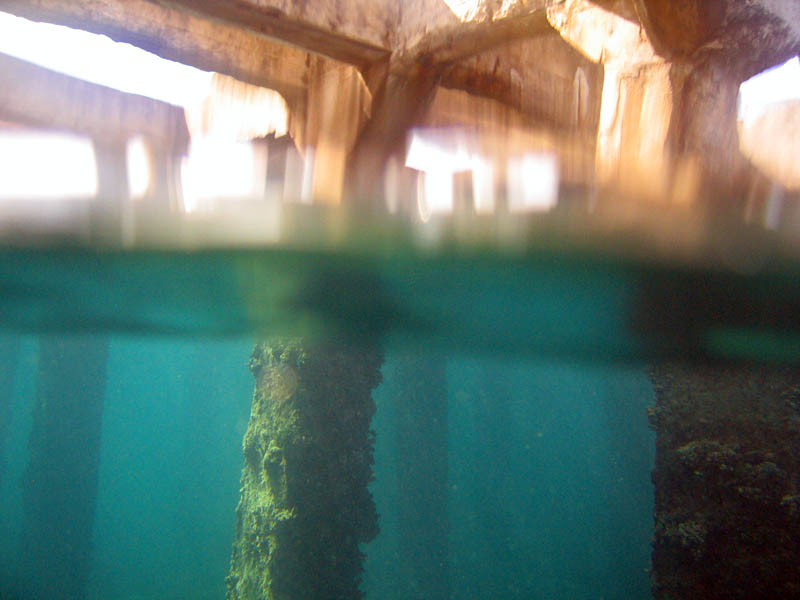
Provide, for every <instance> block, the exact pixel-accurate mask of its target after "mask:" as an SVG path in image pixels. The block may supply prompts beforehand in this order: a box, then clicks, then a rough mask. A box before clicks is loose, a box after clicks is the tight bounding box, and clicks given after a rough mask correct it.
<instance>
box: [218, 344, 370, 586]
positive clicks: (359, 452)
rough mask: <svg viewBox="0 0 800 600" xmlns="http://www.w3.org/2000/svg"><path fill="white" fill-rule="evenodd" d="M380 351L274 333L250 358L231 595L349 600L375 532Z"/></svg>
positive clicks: (229, 584) (257, 347)
mask: <svg viewBox="0 0 800 600" xmlns="http://www.w3.org/2000/svg"><path fill="white" fill-rule="evenodd" d="M382 362H383V356H382V354H381V353H380V352H379V351H377V350H376V349H375V348H372V347H370V346H369V345H366V344H365V345H353V344H349V343H344V342H342V343H339V342H330V341H318V342H309V341H301V340H285V339H274V340H270V341H268V342H265V343H260V344H258V345H256V347H255V349H254V350H253V354H252V356H251V359H250V370H251V371H252V373H253V376H254V378H255V393H254V396H253V406H252V411H251V415H250V422H249V424H248V427H247V432H246V433H245V436H244V442H243V452H244V468H243V469H242V479H241V497H240V501H239V506H238V508H237V511H236V534H235V540H234V544H233V555H232V558H231V569H230V574H229V576H228V578H227V586H228V593H227V598H228V600H256V599H259V600H261V599H263V598H271V599H272V600H296V599H300V598H302V599H303V600H323V599H325V600H351V599H359V598H361V597H362V594H361V591H360V590H359V585H360V583H361V576H362V572H363V560H364V556H363V554H362V552H361V550H360V549H359V545H360V544H362V543H365V542H368V541H370V540H372V539H373V538H374V537H375V536H376V535H377V533H378V515H377V512H376V509H375V504H374V502H373V500H372V496H371V494H370V492H369V490H368V485H369V483H370V481H371V480H372V464H373V450H374V434H373V433H372V431H371V430H370V424H371V421H372V417H373V415H374V413H375V404H374V402H373V400H372V390H373V388H375V387H376V386H377V385H378V384H379V383H380V381H381V373H380V367H381V364H382Z"/></svg>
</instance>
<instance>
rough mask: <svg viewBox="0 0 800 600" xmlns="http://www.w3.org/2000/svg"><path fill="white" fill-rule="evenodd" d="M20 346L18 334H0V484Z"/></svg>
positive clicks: (3, 471)
mask: <svg viewBox="0 0 800 600" xmlns="http://www.w3.org/2000/svg"><path fill="white" fill-rule="evenodd" d="M19 347H20V337H19V336H18V335H13V334H8V333H4V334H1V335H0V485H2V483H3V475H4V473H5V467H6V460H5V459H6V456H5V454H6V440H7V439H8V431H9V426H10V425H11V408H12V407H11V401H12V395H13V393H14V377H15V376H16V374H17V365H18V364H19Z"/></svg>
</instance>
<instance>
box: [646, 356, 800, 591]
mask: <svg viewBox="0 0 800 600" xmlns="http://www.w3.org/2000/svg"><path fill="white" fill-rule="evenodd" d="M651 378H652V380H653V384H654V388H655V392H656V405H655V407H654V409H652V411H651V414H650V421H651V425H652V426H653V428H654V429H655V431H656V436H657V437H656V464H655V469H654V471H653V483H654V485H655V531H654V536H653V594H654V597H655V598H656V599H657V600H666V599H670V600H672V599H678V598H680V599H683V600H691V599H697V600H700V599H704V600H715V599H719V600H722V599H723V598H724V599H726V600H729V599H742V600H744V599H746V598H747V599H751V598H763V599H768V598H770V599H771V598H797V597H798V596H800V572H798V569H797V560H798V556H800V489H798V477H800V460H799V459H798V457H800V405H798V394H797V390H798V386H800V376H798V373H797V371H796V369H790V368H768V367H763V366H760V367H754V366H741V367H721V366H706V367H701V366H686V365H662V366H658V367H656V368H654V369H652V371H651Z"/></svg>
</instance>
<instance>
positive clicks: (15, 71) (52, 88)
mask: <svg viewBox="0 0 800 600" xmlns="http://www.w3.org/2000/svg"><path fill="white" fill-rule="evenodd" d="M0 81H2V82H5V84H4V85H0V119H3V120H7V121H11V122H15V123H23V124H26V125H32V126H37V127H46V128H48V129H59V130H66V131H73V132H77V133H84V134H86V135H88V136H90V137H92V138H94V139H109V140H125V139H127V138H130V137H133V136H136V135H142V136H144V137H146V138H148V139H149V140H151V141H153V142H155V143H158V144H159V145H161V146H164V147H169V148H172V149H174V152H175V153H184V152H185V151H186V150H187V148H188V144H189V131H188V129H187V127H186V120H185V118H184V114H183V109H181V108H177V107H175V106H171V105H169V104H166V103H165V102H160V101H158V100H152V99H150V98H145V97H143V96H136V95H134V94H126V93H124V92H119V91H117V90H112V89H110V88H106V87H103V86H100V85H97V84H94V83H88V82H86V81H82V80H80V79H75V78H73V77H69V76H67V75H62V74H61V73H56V72H55V71H50V70H48V69H43V68H42V67H39V66H36V65H33V64H31V63H28V62H25V61H22V60H19V59H16V58H12V57H10V56H6V55H3V54H0ZM9 82H13V84H11V83H9ZM54 99H57V101H55V102H54Z"/></svg>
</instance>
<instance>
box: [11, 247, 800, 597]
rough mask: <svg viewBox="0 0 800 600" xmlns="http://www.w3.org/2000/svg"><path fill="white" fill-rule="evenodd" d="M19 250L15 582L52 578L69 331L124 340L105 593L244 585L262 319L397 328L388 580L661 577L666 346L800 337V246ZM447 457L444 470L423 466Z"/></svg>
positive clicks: (107, 460)
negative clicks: (745, 265)
mask: <svg viewBox="0 0 800 600" xmlns="http://www.w3.org/2000/svg"><path fill="white" fill-rule="evenodd" d="M0 254H2V260H0V281H1V282H2V287H1V288H0V292H2V298H3V310H2V312H0V327H2V328H3V336H4V340H5V341H4V342H3V344H2V345H0V347H2V348H3V350H2V352H3V353H4V357H3V365H4V370H3V371H2V373H0V376H2V378H3V379H4V381H1V382H0V385H2V386H4V387H3V389H4V390H5V392H4V404H3V409H4V410H3V411H2V412H0V418H2V419H3V421H2V423H1V424H2V426H3V427H2V428H0V439H1V440H2V442H3V444H2V445H0V447H1V448H2V450H3V453H2V457H0V458H2V465H3V469H2V470H0V474H1V477H2V478H1V479H0V491H1V493H2V499H3V502H2V503H1V504H0V533H1V534H2V535H0V537H2V539H3V540H4V542H3V543H2V544H0V564H2V572H0V576H2V584H3V587H2V588H0V593H2V594H3V595H4V596H3V597H6V596H7V597H9V598H22V597H26V594H25V590H27V589H30V585H29V583H30V582H32V581H35V580H36V578H37V576H38V575H37V571H36V569H35V568H32V567H31V566H30V564H29V563H26V561H25V560H24V558H23V557H22V556H23V554H21V553H20V552H19V551H18V548H19V547H20V544H21V543H22V542H23V541H24V540H23V539H22V537H23V531H24V530H25V525H24V522H25V506H24V505H25V495H24V491H23V490H24V488H25V480H26V477H28V476H27V475H26V473H27V471H26V469H27V468H28V463H29V460H30V458H29V453H28V438H29V436H30V432H31V429H32V422H33V417H32V411H33V407H34V405H35V401H36V394H37V385H41V382H42V381H43V380H42V377H44V376H47V374H48V373H51V374H52V373H53V372H56V371H53V370H51V371H48V367H46V366H44V367H43V366H42V365H41V364H40V360H41V356H42V353H41V352H40V350H41V348H43V347H44V346H43V344H45V343H48V344H50V343H53V340H56V341H57V340H59V339H65V338H69V337H70V336H73V335H76V334H81V335H89V336H90V337H92V338H93V339H94V341H93V342H92V343H93V344H98V342H97V340H105V341H103V342H99V344H100V346H102V347H103V348H106V347H107V354H105V356H107V358H106V359H105V371H104V375H103V377H104V380H102V381H101V382H100V383H102V385H103V388H102V389H104V393H103V394H102V398H100V403H101V404H100V405H101V408H102V419H101V421H102V423H101V429H100V433H99V438H98V443H99V467H98V469H97V481H98V483H97V497H96V505H95V507H94V511H93V514H94V520H93V524H92V533H91V540H92V543H91V553H90V561H89V567H88V584H87V586H86V592H85V595H84V597H87V598H92V599H101V598H102V599H109V600H117V599H119V600H127V599H134V598H136V599H140V598H159V599H179V598H192V599H205V598H209V599H210V598H223V597H224V596H225V589H226V586H225V576H226V574H227V572H228V568H229V562H230V556H231V544H232V541H233V536H234V526H235V509H236V505H237V502H238V498H239V477H240V473H241V468H242V450H241V447H242V436H243V433H244V431H245V429H246V427H247V421H248V417H249V411H250V402H251V398H252V393H253V379H252V376H251V374H250V372H249V370H248V366H247V365H248V358H249V355H250V351H251V349H252V347H253V345H254V343H255V342H256V341H257V340H258V339H260V338H261V337H262V336H264V335H273V334H283V335H300V336H304V337H309V338H313V337H314V336H330V335H335V336H344V337H347V338H349V339H351V340H360V339H369V340H373V341H374V340H377V341H378V342H379V343H380V345H381V346H382V348H383V349H384V352H385V356H386V360H385V362H384V365H383V368H382V373H383V379H384V380H383V383H382V384H381V386H380V387H379V388H378V389H377V390H376V391H375V392H374V398H375V400H376V402H377V407H378V410H377V414H376V416H375V419H374V422H373V428H374V430H375V433H376V453H375V459H376V461H375V468H374V472H375V480H374V482H373V484H372V487H371V490H372V493H373V496H374V498H375V501H376V504H377V509H378V513H379V515H380V528H381V533H380V534H379V535H378V537H377V538H376V539H375V540H374V541H373V542H371V543H370V544H368V545H367V546H366V547H365V548H364V550H365V552H366V570H365V573H364V580H363V586H362V587H363V590H364V592H365V594H366V597H367V598H371V599H376V600H377V599H379V598H380V599H405V598H433V597H437V596H434V595H432V593H431V590H432V589H436V590H438V591H437V592H436V593H437V594H438V597H449V598H454V599H459V600H461V599H470V598H475V599H478V598H509V599H512V598H519V599H523V598H524V599H556V598H576V599H584V598H585V599H593V600H596V599H598V598H604V599H613V598H619V599H622V598H634V599H635V598H649V597H651V594H650V574H649V567H650V551H651V548H650V536H651V532H652V528H653V489H652V484H651V483H650V470H651V469H652V465H653V452H654V435H653V433H652V432H651V431H650V430H649V429H648V425H647V416H646V409H647V407H648V406H650V405H652V403H653V401H654V398H653V390H652V389H651V386H650V382H649V380H648V378H647V376H646V374H645V367H646V365H647V364H649V363H650V362H651V361H653V360H664V359H675V358H679V359H681V360H692V361H697V362H701V363H707V362H709V361H710V362H714V361H726V360H735V359H742V358H745V359H751V360H752V359H755V360H760V361H778V362H787V361H788V362H796V360H797V358H798V356H800V353H799V352H798V347H799V346H798V339H800V337H798V331H797V326H796V321H797V319H796V315H797V314H798V311H797V298H800V294H798V291H800V290H798V288H799V287H800V280H798V278H797V277H796V274H797V273H796V267H795V266H794V263H792V262H788V263H787V262H786V261H783V262H781V261H774V262H769V261H765V262H764V264H763V265H762V266H761V268H759V269H758V270H757V271H753V270H742V269H726V268H721V267H719V266H715V265H714V264H698V263H694V264H693V263H669V262H664V261H658V260H644V259H642V257H641V255H639V254H636V253H631V254H620V253H612V252H609V253H603V252H597V251H593V250H592V249H591V248H587V247H585V246H580V245H576V246H575V247H574V248H572V249H570V248H566V249H565V248H554V247H552V246H551V247H547V246H543V247H539V248H537V249H533V250H520V249H519V248H516V249H512V250H511V251H502V252H500V251H496V250H486V249H480V248H474V247H473V248H467V249H464V248H458V247H448V246H442V247H440V248H439V249H437V250H436V251H426V252H423V251H419V249H418V248H416V249H415V248H412V247H410V246H403V245H400V246H398V247H391V246H387V245H384V246H381V245H378V246H373V247H372V248H371V249H370V251H369V252H366V251H365V250H364V248H363V247H361V248H354V247H350V248H348V247H343V248H333V249H332V248H308V247H303V248H298V247H275V248H261V249H251V250H247V249H238V250H203V251H191V252H187V251H185V250H146V251H145V250H142V251H134V252H130V251H121V250H105V251H96V250H90V249H81V248H75V247H72V248H70V249H65V248H58V249H32V248H28V249H22V248H16V249H5V250H2V251H0ZM105 344H107V346H105ZM103 352H106V350H103ZM409 356H414V357H415V359H416V360H417V361H419V360H421V361H423V362H422V363H417V364H423V365H425V367H426V368H425V369H423V370H422V371H420V373H422V372H423V371H424V372H427V371H426V369H427V368H428V367H431V368H433V369H434V371H435V370H436V369H438V372H439V373H440V375H441V376H442V377H443V379H442V380H441V381H443V382H444V384H442V385H443V387H442V385H439V384H437V385H439V388H440V392H442V393H443V397H444V402H443V404H442V405H441V406H440V407H438V409H436V410H438V411H439V412H438V413H436V415H435V416H431V417H430V418H428V416H427V414H426V412H425V411H427V410H428V409H430V408H431V407H428V406H424V405H416V406H415V405H413V404H409V403H408V402H407V401H406V400H407V397H406V394H407V386H408V385H409V380H411V379H414V378H415V377H416V375H417V373H416V372H413V371H412V373H411V374H410V375H409V371H408V368H407V367H403V365H404V364H407V359H408V357H409ZM404 369H405V370H404ZM73 375H74V373H72V374H71V373H69V372H64V373H62V375H60V376H61V377H64V378H65V381H66V380H68V379H69V378H71V377H72V376H73ZM419 378H420V381H421V382H422V383H421V385H423V386H424V385H426V384H425V381H426V379H425V377H423V376H422V375H419ZM441 381H440V383H441ZM418 383H419V382H418ZM442 390H443V391H442ZM409 411H412V414H409ZM414 411H416V412H414ZM409 424H412V425H409ZM3 432H5V433H3ZM434 454H437V455H440V456H444V457H445V460H444V463H443V464H444V467H443V468H444V471H443V470H442V468H441V465H440V468H439V470H438V471H436V470H430V469H429V470H425V468H421V467H425V465H426V464H427V462H428V461H429V458H430V457H431V456H433V455H434ZM418 466H420V468H418ZM443 479H444V480H443ZM69 483H70V482H67V483H65V485H69ZM431 531H434V532H436V535H431V534H430V532H431ZM426 536H427V537H426ZM428 553H429V554H430V555H431V556H436V557H437V558H436V560H435V561H433V560H426V559H425V558H424V557H425V556H427V555H428ZM421 556H423V558H421Z"/></svg>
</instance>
